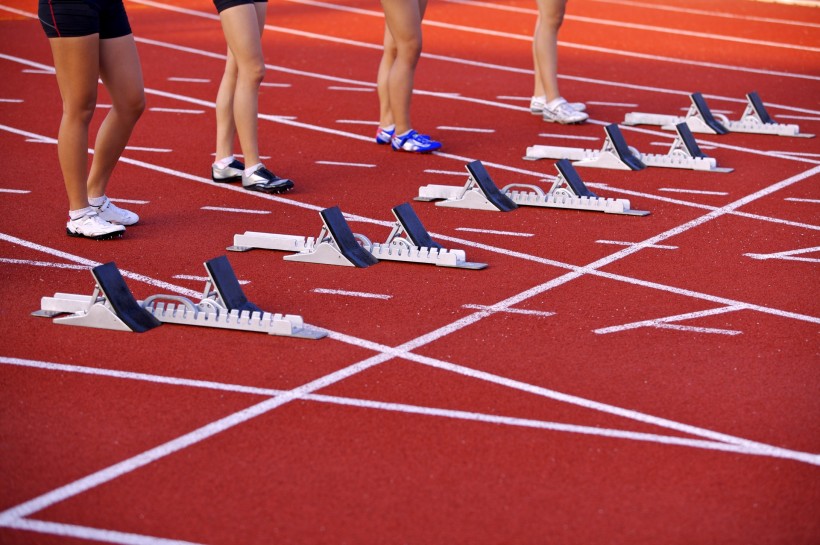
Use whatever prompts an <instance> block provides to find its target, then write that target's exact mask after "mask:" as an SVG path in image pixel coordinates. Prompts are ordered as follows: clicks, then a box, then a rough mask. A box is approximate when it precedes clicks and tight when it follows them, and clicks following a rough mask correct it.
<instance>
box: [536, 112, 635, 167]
mask: <svg viewBox="0 0 820 545" xmlns="http://www.w3.org/2000/svg"><path fill="white" fill-rule="evenodd" d="M604 130H605V131H606V138H605V139H604V145H603V148H601V150H591V149H582V148H565V147H561V146H540V145H536V146H530V147H528V148H527V155H526V156H524V159H526V160H528V161H536V160H538V159H569V160H570V161H573V162H574V163H573V164H574V165H575V166H579V167H596V168H612V169H617V170H642V169H644V168H646V165H645V164H644V163H643V162H642V161H641V158H640V155H641V154H640V153H638V150H636V149H635V148H633V147H630V146H629V145H627V143H626V140H625V139H624V135H623V134H622V133H621V129H620V128H619V127H618V125H616V124H614V123H613V124H611V125H607V126H606V127H604Z"/></svg>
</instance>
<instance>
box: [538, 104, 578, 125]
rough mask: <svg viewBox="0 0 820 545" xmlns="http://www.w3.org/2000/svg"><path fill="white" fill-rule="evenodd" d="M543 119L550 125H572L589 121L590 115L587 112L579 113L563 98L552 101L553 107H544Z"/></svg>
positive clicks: (546, 105)
mask: <svg viewBox="0 0 820 545" xmlns="http://www.w3.org/2000/svg"><path fill="white" fill-rule="evenodd" d="M541 118H542V119H543V120H544V121H548V122H550V123H561V124H564V125H570V124H573V123H583V122H584V121H586V120H587V119H589V115H587V114H586V113H585V112H579V111H578V110H576V109H575V108H573V107H572V106H570V105H569V102H567V101H566V100H564V99H563V98H559V99H556V100H554V101H552V106H551V107H550V105H549V104H545V105H544V111H543V112H542V113H541Z"/></svg>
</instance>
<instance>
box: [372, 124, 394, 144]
mask: <svg viewBox="0 0 820 545" xmlns="http://www.w3.org/2000/svg"><path fill="white" fill-rule="evenodd" d="M394 134H396V129H395V128H393V129H390V130H387V129H383V128H382V127H379V128H378V129H377V130H376V143H377V144H389V143H390V142H391V141H392V140H393V135H394Z"/></svg>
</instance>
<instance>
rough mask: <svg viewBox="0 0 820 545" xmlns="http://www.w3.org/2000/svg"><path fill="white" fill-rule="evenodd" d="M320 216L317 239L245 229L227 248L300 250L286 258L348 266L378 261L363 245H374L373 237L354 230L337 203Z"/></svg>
mask: <svg viewBox="0 0 820 545" xmlns="http://www.w3.org/2000/svg"><path fill="white" fill-rule="evenodd" d="M319 215H320V216H321V217H322V229H321V231H319V235H318V236H317V237H316V238H313V237H300V236H296V235H277V234H273V233H257V232H253V231H246V232H245V233H244V234H241V235H234V237H233V246H228V248H227V249H228V250H230V251H232V252H247V251H249V250H253V249H254V248H260V249H263V250H280V251H285V252H297V253H295V254H292V255H286V256H285V257H284V259H285V260H287V261H301V262H303V263H320V264H324V265H341V266H345V267H360V268H364V267H369V266H370V265H375V264H376V263H378V262H379V260H378V259H376V257H374V256H373V254H371V253H370V252H368V251H367V250H365V249H364V248H362V245H365V246H371V245H372V243H371V242H370V240H369V239H367V237H365V236H364V235H359V234H356V233H353V231H351V229H350V226H349V225H348V224H347V221H346V220H345V219H344V216H343V215H342V211H341V210H339V207H338V206H334V207H332V208H326V209H324V210H322V211H320V212H319Z"/></svg>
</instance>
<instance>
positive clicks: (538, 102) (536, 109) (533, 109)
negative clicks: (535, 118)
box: [530, 96, 587, 115]
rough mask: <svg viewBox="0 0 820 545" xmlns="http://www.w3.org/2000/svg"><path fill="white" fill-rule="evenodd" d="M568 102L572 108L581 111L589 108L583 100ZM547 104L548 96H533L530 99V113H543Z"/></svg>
mask: <svg viewBox="0 0 820 545" xmlns="http://www.w3.org/2000/svg"><path fill="white" fill-rule="evenodd" d="M567 104H569V106H570V108H572V109H573V110H577V111H579V112H585V111H586V109H587V105H586V104H584V103H583V102H567ZM546 105H547V98H546V97H543V96H541V97H532V99H531V100H530V113H532V115H543V114H544V108H545V107H546Z"/></svg>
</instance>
